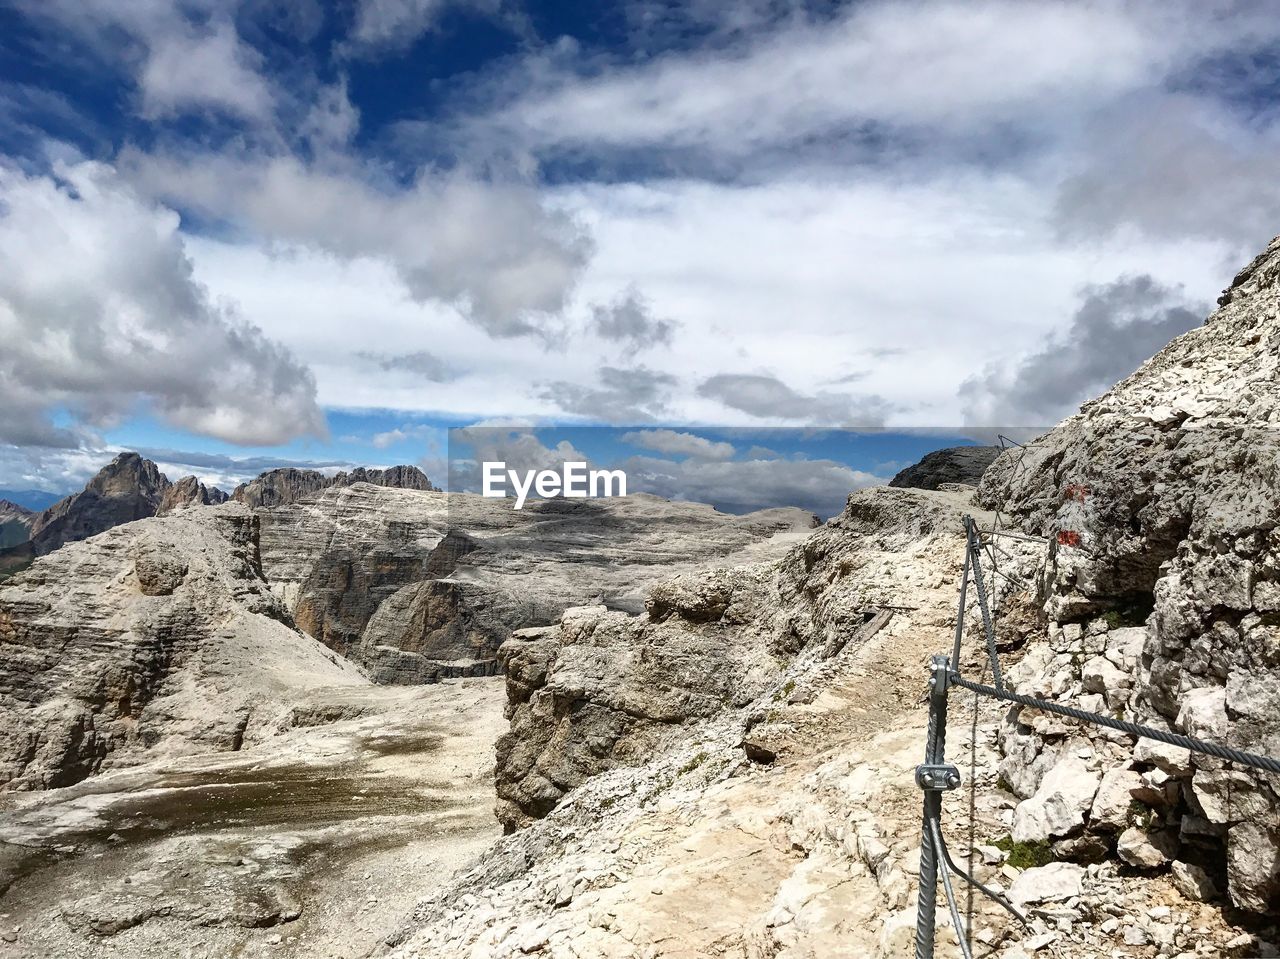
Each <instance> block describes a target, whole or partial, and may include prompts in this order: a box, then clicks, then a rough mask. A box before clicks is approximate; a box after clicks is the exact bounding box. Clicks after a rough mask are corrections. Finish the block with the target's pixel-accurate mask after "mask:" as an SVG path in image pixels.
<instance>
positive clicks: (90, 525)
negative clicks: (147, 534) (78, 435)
mask: <svg viewBox="0 0 1280 959" xmlns="http://www.w3.org/2000/svg"><path fill="white" fill-rule="evenodd" d="M168 489H169V480H168V479H167V478H166V477H165V475H164V474H163V473H161V472H160V470H159V468H158V467H157V466H156V464H155V463H153V462H151V461H150V460H148V459H143V458H142V457H141V456H139V455H138V454H137V453H121V454H120V455H119V456H117V457H116V458H115V459H114V460H112V461H111V462H110V463H109V464H107V465H106V466H104V467H103V468H102V469H101V470H100V471H99V472H98V475H96V476H95V477H94V478H93V479H91V480H90V481H89V482H88V484H87V485H86V486H85V488H84V489H83V490H81V491H80V492H79V493H74V494H72V495H71V496H68V497H67V498H66V499H63V500H60V501H59V502H57V503H55V504H54V505H53V506H51V507H49V508H48V509H47V510H45V511H44V512H43V513H41V514H40V515H39V516H38V517H36V520H35V522H34V523H33V524H32V527H31V546H32V549H33V550H34V551H35V553H36V555H37V556H44V555H45V554H46V553H51V552H53V551H54V550H55V549H57V548H58V547H59V546H61V545H62V544H64V543H70V542H74V541H76V540H82V539H87V538H88V537H90V536H93V535H95V534H97V533H101V532H103V531H104V530H108V529H111V528H112V527H113V526H119V525H120V524H121V523H131V522H133V521H134V520H138V519H143V518H145V517H147V516H154V515H155V514H156V511H157V510H158V509H159V508H160V504H161V502H163V500H164V496H165V493H166V492H167V491H168Z"/></svg>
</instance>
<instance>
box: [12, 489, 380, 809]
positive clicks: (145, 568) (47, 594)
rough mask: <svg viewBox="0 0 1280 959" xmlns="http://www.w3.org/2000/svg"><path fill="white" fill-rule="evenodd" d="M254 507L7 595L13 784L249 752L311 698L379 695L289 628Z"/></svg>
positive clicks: (89, 546)
mask: <svg viewBox="0 0 1280 959" xmlns="http://www.w3.org/2000/svg"><path fill="white" fill-rule="evenodd" d="M257 546H258V523H257V520H256V518H255V517H254V516H253V514H252V513H250V512H249V511H248V510H246V509H244V508H243V507H240V506H238V505H233V506H220V507H214V508H210V509H207V510H182V511H179V512H177V513H175V514H174V515H172V516H166V517H153V518H149V519H147V520H145V521H143V522H138V523H129V524H125V525H123V526H117V527H115V528H113V529H111V530H109V531H107V532H106V533H103V534H101V535H99V536H96V537H93V538H92V539H89V540H86V541H83V542H79V543H75V544H74V545H71V546H69V547H68V548H65V549H60V550H57V551H56V552H53V553H51V554H49V555H47V556H44V557H42V558H41V559H40V560H38V561H37V562H36V563H35V564H34V565H33V566H32V567H31V568H30V569H29V570H27V571H25V572H22V573H19V574H17V575H16V576H14V577H12V578H10V579H8V580H6V581H5V582H4V583H3V585H0V729H3V733H4V735H3V737H2V738H3V743H4V746H3V752H2V753H0V784H5V785H7V787H8V788H9V789H48V788H53V787H58V786H66V785H69V784H71V783H75V782H78V781H79V780H81V779H84V778H85V777H87V776H89V775H92V774H94V773H97V772H99V771H100V770H103V769H105V768H109V767H110V766H111V765H113V764H116V763H118V762H120V761H121V760H122V759H124V760H129V759H130V758H131V757H136V756H137V755H140V754H142V753H144V752H145V753H147V754H148V755H153V756H154V755H162V754H165V753H171V752H184V751H191V750H200V749H204V750H209V749H215V750H216V749H229V750H236V749H240V748H241V747H242V746H243V745H244V744H245V743H247V742H252V741H254V740H255V739H258V738H261V737H262V736H268V735H270V734H271V733H272V732H273V731H275V730H277V729H278V728H279V727H280V725H281V724H282V723H285V724H286V725H287V718H286V717H287V713H288V710H289V709H291V708H292V705H293V704H295V703H296V702H297V701H298V700H299V699H301V698H305V694H306V692H307V691H308V690H312V689H316V688H321V687H324V688H329V687H342V686H347V685H352V684H355V685H360V684H366V683H367V682H368V681H367V680H366V679H365V678H364V677H363V676H362V675H361V674H360V672H359V670H358V669H356V668H355V667H354V666H352V665H351V664H348V663H345V662H344V661H342V660H341V659H339V658H338V657H335V656H333V655H332V654H330V653H329V652H328V651H327V650H325V649H324V648H323V647H322V646H320V645H319V644H318V643H316V642H315V641H314V640H313V639H311V638H310V637H309V636H306V635H304V634H302V633H300V632H298V631H297V630H296V629H294V628H292V626H291V625H289V624H288V615H287V613H286V612H285V611H284V610H283V609H282V608H281V607H280V605H279V602H278V600H276V598H275V597H274V596H273V595H272V593H271V591H270V589H269V587H268V585H267V583H266V581H265V580H264V579H263V578H262V574H261V568H260V566H259V560H258V549H257Z"/></svg>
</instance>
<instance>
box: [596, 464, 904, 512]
mask: <svg viewBox="0 0 1280 959" xmlns="http://www.w3.org/2000/svg"><path fill="white" fill-rule="evenodd" d="M611 465H612V466H616V467H617V468H619V469H623V470H625V471H626V473H627V490H628V491H629V492H647V493H654V494H656V495H658V496H665V497H667V498H668V499H681V500H688V501H691V502H695V503H711V504H713V505H715V506H717V507H719V508H720V509H723V510H726V511H730V512H735V513H741V512H746V511H749V510H755V509H763V508H766V507H770V506H798V507H800V508H802V509H807V510H810V511H811V512H814V513H816V514H818V516H819V517H820V518H822V519H826V518H827V517H829V516H833V515H835V514H836V513H838V512H839V511H840V509H841V508H842V507H843V505H844V501H845V498H846V497H847V496H848V495H849V493H850V492H852V491H853V490H856V489H863V488H865V487H867V486H876V485H879V484H882V483H885V482H886V481H887V480H886V478H885V477H881V476H875V475H873V474H871V473H866V472H863V471H862V470H855V469H852V468H850V467H849V466H848V465H847V464H845V463H838V462H835V461H834V460H793V459H752V460H721V461H712V460H697V459H687V460H683V461H674V460H666V459H659V458H656V457H650V456H635V457H631V458H629V459H625V460H622V461H620V462H618V463H616V464H611Z"/></svg>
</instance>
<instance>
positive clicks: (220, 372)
mask: <svg viewBox="0 0 1280 959" xmlns="http://www.w3.org/2000/svg"><path fill="white" fill-rule="evenodd" d="M56 175H57V177H58V179H57V180H55V179H53V178H52V177H48V176H32V175H27V174H23V173H21V172H19V171H17V170H14V169H11V168H0V260H2V261H3V262H4V263H5V264H6V268H5V269H4V270H3V271H0V342H3V343H4V344H5V348H4V351H3V352H2V353H0V398H2V402H3V406H4V407H5V416H4V418H3V420H2V421H0V439H4V440H8V441H9V442H13V443H22V444H41V443H44V444H52V445H62V446H67V445H76V444H78V442H79V441H80V438H79V437H74V436H70V435H69V433H70V431H69V430H68V429H67V428H65V427H63V426H59V425H55V424H54V419H53V416H54V414H55V413H65V414H69V415H70V416H72V417H73V418H74V421H75V422H77V423H84V424H89V425H91V426H102V425H107V424H110V423H112V422H115V421H117V420H119V419H120V418H122V417H124V416H126V415H129V414H131V413H133V412H135V411H136V408H137V405H138V403H139V401H146V402H147V403H149V405H150V406H151V408H152V409H154V411H155V412H156V413H157V414H159V415H160V416H161V417H163V418H164V419H165V420H167V421H168V422H169V423H172V424H173V425H176V426H179V427H182V428H185V429H189V430H192V431H193V432H196V433H201V434H204V435H206V436H211V437H216V438H219V439H223V440H227V441H230V442H235V443H246V444H248V443H254V444H261V443H280V442H283V441H285V440H287V439H290V438H292V437H295V436H299V435H302V434H306V433H311V434H315V435H322V434H323V433H324V429H325V427H324V419H323V416H322V415H321V413H320V411H319V409H318V408H317V406H316V402H315V382H314V379H313V378H312V375H311V373H310V372H309V371H308V370H307V369H306V368H305V367H304V366H302V365H301V364H299V363H298V362H297V361H296V360H295V359H294V358H293V357H292V356H291V355H290V354H289V353H288V351H286V350H285V349H284V348H282V347H281V346H280V345H279V344H278V343H276V342H274V341H272V340H270V339H268V338H267V337H265V336H264V335H263V333H262V331H261V330H260V329H258V328H257V327H256V326H253V325H251V324H249V323H245V322H243V321H242V320H240V319H238V318H236V316H235V315H234V314H233V313H231V312H229V311H228V309H226V308H224V307H218V306H215V305H214V304H213V302H212V301H211V300H210V298H209V295H208V293H207V291H206V290H205V289H204V288H203V287H201V286H200V285H199V284H197V283H195V282H194V281H193V279H192V276H191V264H190V262H189V260H188V259H187V255H186V251H185V249H184V247H183V241H182V237H181V235H180V233H179V232H178V217H177V215H176V214H175V213H173V212H171V211H169V210H166V209H164V208H162V207H156V206H152V205H149V204H147V203H145V202H143V201H142V200H140V199H139V198H138V197H137V196H136V195H135V194H134V193H133V192H132V191H131V190H129V189H128V188H127V187H126V186H125V185H123V184H122V183H121V182H120V181H119V179H118V178H117V177H116V175H115V173H114V171H113V170H112V169H111V168H110V167H107V166H105V165H102V164H96V163H80V164H76V165H74V166H67V165H59V166H58V167H57V169H56Z"/></svg>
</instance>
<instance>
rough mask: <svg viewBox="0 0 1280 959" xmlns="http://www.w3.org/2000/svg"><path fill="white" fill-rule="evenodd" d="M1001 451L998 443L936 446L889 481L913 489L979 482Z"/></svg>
mask: <svg viewBox="0 0 1280 959" xmlns="http://www.w3.org/2000/svg"><path fill="white" fill-rule="evenodd" d="M999 455H1000V447H998V446H952V447H949V448H948V449H942V450H934V451H933V452H932V453H927V454H925V456H924V457H923V458H922V459H921V460H920V462H918V463H915V464H913V465H911V466H908V467H907V468H906V469H904V470H902V471H901V472H899V473H898V474H897V475H896V476H895V477H894V478H893V479H891V480H889V485H890V486H895V487H899V488H910V489H938V487H940V486H942V485H943V484H944V483H964V484H965V485H966V486H977V485H978V481H979V480H981V479H982V474H983V473H984V472H985V471H986V469H987V467H988V466H990V465H991V464H992V463H993V462H994V461H995V458H996V457H997V456H999Z"/></svg>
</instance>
